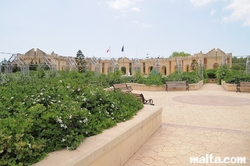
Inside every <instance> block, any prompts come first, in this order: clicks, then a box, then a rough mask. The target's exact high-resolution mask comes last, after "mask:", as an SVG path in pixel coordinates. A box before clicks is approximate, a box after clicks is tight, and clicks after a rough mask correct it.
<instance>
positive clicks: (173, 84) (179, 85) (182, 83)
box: [166, 81, 189, 91]
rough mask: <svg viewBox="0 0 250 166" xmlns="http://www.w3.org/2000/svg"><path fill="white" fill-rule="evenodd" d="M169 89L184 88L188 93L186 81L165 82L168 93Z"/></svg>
mask: <svg viewBox="0 0 250 166" xmlns="http://www.w3.org/2000/svg"><path fill="white" fill-rule="evenodd" d="M170 88H173V89H176V88H186V90H188V91H189V85H188V83H187V81H169V82H166V91H168V90H169V89H170Z"/></svg>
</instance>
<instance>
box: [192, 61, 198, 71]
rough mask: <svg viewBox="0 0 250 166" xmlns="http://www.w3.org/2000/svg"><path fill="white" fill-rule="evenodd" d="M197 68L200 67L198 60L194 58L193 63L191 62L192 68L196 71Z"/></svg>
mask: <svg viewBox="0 0 250 166" xmlns="http://www.w3.org/2000/svg"><path fill="white" fill-rule="evenodd" d="M197 69H198V62H197V61H196V60H195V59H193V60H192V63H191V64H190V70H191V71H196V70H197Z"/></svg>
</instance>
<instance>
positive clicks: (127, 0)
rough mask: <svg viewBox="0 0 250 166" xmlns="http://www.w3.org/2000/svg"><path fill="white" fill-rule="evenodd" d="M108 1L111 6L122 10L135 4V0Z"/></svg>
mask: <svg viewBox="0 0 250 166" xmlns="http://www.w3.org/2000/svg"><path fill="white" fill-rule="evenodd" d="M107 3H108V5H109V6H110V7H111V8H113V9H117V10H120V9H125V8H130V7H131V6H132V5H133V4H134V0H114V1H108V2H107Z"/></svg>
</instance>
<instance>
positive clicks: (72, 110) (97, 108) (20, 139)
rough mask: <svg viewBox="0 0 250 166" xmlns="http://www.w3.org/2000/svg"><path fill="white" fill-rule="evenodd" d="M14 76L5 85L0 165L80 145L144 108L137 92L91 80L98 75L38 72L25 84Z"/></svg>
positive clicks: (23, 162)
mask: <svg viewBox="0 0 250 166" xmlns="http://www.w3.org/2000/svg"><path fill="white" fill-rule="evenodd" d="M45 73H46V71H45ZM13 77H14V78H12V79H9V80H8V81H7V83H5V84H4V86H0V90H1V93H0V110H1V111H0V158H1V160H0V165H31V164H33V163H35V162H37V161H39V160H41V159H42V158H44V157H45V156H46V155H47V153H49V152H51V151H54V150H59V149H62V148H67V149H76V148H77V146H78V145H79V144H80V143H81V142H82V141H83V140H84V139H85V138H86V137H89V136H91V135H95V134H98V133H101V132H102V131H103V130H104V129H107V128H110V127H112V126H115V125H116V124H117V123H118V122H121V121H126V120H128V119H130V118H132V117H133V116H134V115H135V114H136V113H137V111H138V110H140V109H141V108H142V107H143V104H142V103H141V102H140V101H138V100H137V99H136V98H135V97H134V96H133V95H132V94H125V93H122V92H113V91H111V92H107V91H104V90H103V87H100V86H97V85H95V84H93V82H91V81H86V80H87V78H95V75H93V73H78V72H58V74H57V75H52V76H51V77H50V78H49V79H48V78H46V77H44V76H42V77H41V76H40V75H37V74H34V75H32V77H31V78H30V80H29V81H28V83H23V84H21V83H20V81H21V80H19V79H21V78H19V77H15V76H13ZM97 78H99V76H97ZM4 79H5V80H6V79H7V78H4ZM85 81H86V82H87V83H85Z"/></svg>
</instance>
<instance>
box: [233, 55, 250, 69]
mask: <svg viewBox="0 0 250 166" xmlns="http://www.w3.org/2000/svg"><path fill="white" fill-rule="evenodd" d="M246 60H247V58H243V57H240V58H237V57H236V56H234V57H233V58H232V67H231V69H233V70H243V71H245V70H246Z"/></svg>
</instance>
